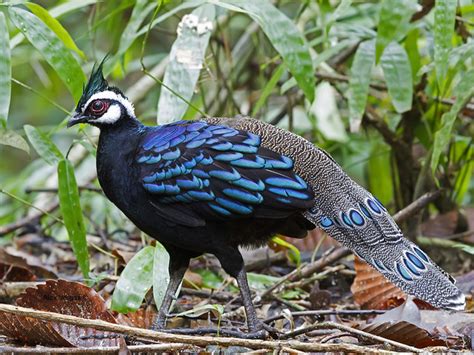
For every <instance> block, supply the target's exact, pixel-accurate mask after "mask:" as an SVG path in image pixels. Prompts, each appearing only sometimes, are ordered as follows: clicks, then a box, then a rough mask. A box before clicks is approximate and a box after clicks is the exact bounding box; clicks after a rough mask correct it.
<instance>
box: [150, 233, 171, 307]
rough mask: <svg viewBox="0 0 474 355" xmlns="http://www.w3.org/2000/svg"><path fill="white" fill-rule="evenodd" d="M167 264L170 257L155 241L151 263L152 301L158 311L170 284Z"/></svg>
mask: <svg viewBox="0 0 474 355" xmlns="http://www.w3.org/2000/svg"><path fill="white" fill-rule="evenodd" d="M169 263H170V256H169V254H168V252H167V251H166V249H165V247H164V246H163V245H161V244H160V243H159V242H158V241H157V242H156V245H155V254H154V261H153V299H154V300H155V305H156V308H158V309H159V308H160V306H161V303H162V302H163V299H164V298H165V293H166V288H167V287H168V284H169V282H170V274H169V270H168V267H169Z"/></svg>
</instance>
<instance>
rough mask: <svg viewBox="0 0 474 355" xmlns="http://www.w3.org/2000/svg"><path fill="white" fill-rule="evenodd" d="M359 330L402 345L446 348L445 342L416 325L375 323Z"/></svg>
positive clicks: (446, 342) (399, 322) (401, 322)
mask: <svg viewBox="0 0 474 355" xmlns="http://www.w3.org/2000/svg"><path fill="white" fill-rule="evenodd" d="M359 329H360V330H362V331H364V332H367V333H370V334H374V335H378V336H381V337H384V338H386V339H390V340H394V341H397V342H399V343H402V344H406V345H411V346H415V347H417V348H426V347H428V346H448V345H449V344H448V341H447V340H442V339H439V338H437V337H436V336H432V335H430V333H428V331H426V330H425V329H422V328H420V327H417V326H416V325H414V324H412V323H409V322H405V321H398V322H385V323H375V324H369V325H365V326H361V327H359Z"/></svg>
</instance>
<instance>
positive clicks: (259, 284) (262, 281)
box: [247, 246, 294, 291]
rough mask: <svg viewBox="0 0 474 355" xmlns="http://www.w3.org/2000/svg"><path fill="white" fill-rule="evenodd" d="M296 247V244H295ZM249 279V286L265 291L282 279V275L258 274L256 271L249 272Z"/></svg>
mask: <svg viewBox="0 0 474 355" xmlns="http://www.w3.org/2000/svg"><path fill="white" fill-rule="evenodd" d="M293 247H294V246H293ZM247 280H248V282H249V287H250V288H252V289H254V290H258V291H264V290H266V289H267V288H268V287H270V286H272V285H274V284H276V283H277V282H278V281H281V278H280V277H276V276H270V275H265V274H256V273H254V272H248V273H247Z"/></svg>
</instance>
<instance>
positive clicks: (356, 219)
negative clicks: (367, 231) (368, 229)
mask: <svg viewBox="0 0 474 355" xmlns="http://www.w3.org/2000/svg"><path fill="white" fill-rule="evenodd" d="M349 218H350V219H351V221H352V223H354V224H355V225H356V226H358V227H362V226H363V225H364V224H365V219H364V217H363V216H362V215H361V214H360V213H359V212H358V211H357V210H355V209H350V210H349Z"/></svg>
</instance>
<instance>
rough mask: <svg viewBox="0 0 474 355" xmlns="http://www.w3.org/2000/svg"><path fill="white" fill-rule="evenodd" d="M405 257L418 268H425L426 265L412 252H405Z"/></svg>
mask: <svg viewBox="0 0 474 355" xmlns="http://www.w3.org/2000/svg"><path fill="white" fill-rule="evenodd" d="M405 257H406V258H407V259H408V260H409V261H410V262H411V263H412V264H414V265H415V266H416V267H417V268H418V269H420V270H426V265H425V264H424V263H423V262H422V261H421V260H420V259H419V258H418V257H417V256H416V255H414V254H412V253H410V252H409V251H407V252H405Z"/></svg>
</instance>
